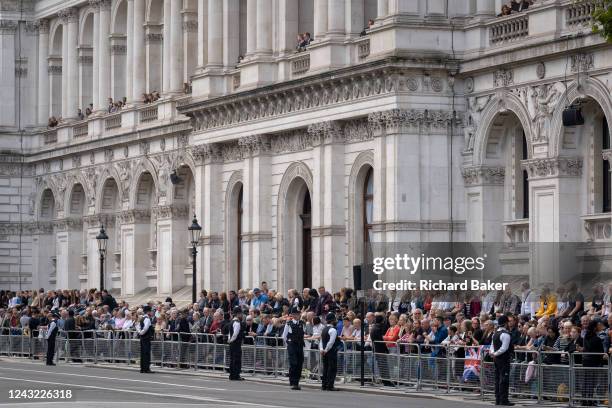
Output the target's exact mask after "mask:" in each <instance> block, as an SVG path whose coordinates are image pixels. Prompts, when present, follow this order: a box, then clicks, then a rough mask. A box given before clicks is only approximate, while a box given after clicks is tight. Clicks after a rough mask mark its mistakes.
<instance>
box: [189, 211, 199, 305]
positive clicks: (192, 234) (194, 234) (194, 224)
mask: <svg viewBox="0 0 612 408" xmlns="http://www.w3.org/2000/svg"><path fill="white" fill-rule="evenodd" d="M187 229H188V230H189V238H190V239H191V258H192V260H191V267H192V268H193V269H192V271H191V303H195V302H196V300H197V299H196V281H197V279H196V255H197V253H198V250H197V248H196V246H197V245H198V243H199V242H200V233H201V232H202V227H201V226H200V224H198V219H197V218H196V216H195V214H194V215H193V220H191V225H190V226H189V227H188V228H187Z"/></svg>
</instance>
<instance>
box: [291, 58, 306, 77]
mask: <svg viewBox="0 0 612 408" xmlns="http://www.w3.org/2000/svg"><path fill="white" fill-rule="evenodd" d="M308 70H310V54H307V53H305V54H298V55H297V56H295V57H293V58H291V74H292V75H296V76H297V75H303V74H305V73H306V72H308Z"/></svg>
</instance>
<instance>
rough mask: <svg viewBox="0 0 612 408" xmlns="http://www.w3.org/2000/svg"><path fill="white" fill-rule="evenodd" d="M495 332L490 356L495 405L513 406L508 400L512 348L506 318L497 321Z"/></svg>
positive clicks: (501, 317) (502, 317)
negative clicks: (493, 367)
mask: <svg viewBox="0 0 612 408" xmlns="http://www.w3.org/2000/svg"><path fill="white" fill-rule="evenodd" d="M497 325H498V328H497V331H496V332H495V334H494V335H493V344H492V345H491V356H492V357H493V361H494V362H495V405H506V406H512V405H514V404H513V403H512V402H510V401H509V400H508V388H509V387H510V360H511V359H512V354H513V352H514V348H513V345H512V341H511V340H512V337H511V336H510V333H509V332H508V318H507V317H506V316H504V315H502V316H500V317H499V318H498V319H497Z"/></svg>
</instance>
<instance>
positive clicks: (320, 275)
mask: <svg viewBox="0 0 612 408" xmlns="http://www.w3.org/2000/svg"><path fill="white" fill-rule="evenodd" d="M308 134H309V136H310V137H311V139H312V144H313V158H314V160H313V169H312V177H313V190H314V191H312V276H313V282H312V285H313V286H312V287H318V286H320V285H324V286H325V287H328V288H338V287H342V286H345V285H346V283H347V278H348V270H347V268H346V261H345V260H346V257H345V256H344V252H345V250H346V249H345V222H344V208H345V205H343V204H342V203H343V202H344V161H343V157H344V146H343V143H344V132H343V129H342V127H341V125H340V123H338V122H333V121H330V122H321V123H316V124H313V125H310V126H309V127H308Z"/></svg>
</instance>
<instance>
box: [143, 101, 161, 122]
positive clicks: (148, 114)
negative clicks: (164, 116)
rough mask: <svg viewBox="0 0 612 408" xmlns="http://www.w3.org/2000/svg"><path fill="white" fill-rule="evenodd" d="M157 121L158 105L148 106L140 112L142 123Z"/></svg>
mask: <svg viewBox="0 0 612 408" xmlns="http://www.w3.org/2000/svg"><path fill="white" fill-rule="evenodd" d="M154 120H157V105H154V106H148V107H146V108H143V109H141V110H140V123H146V122H152V121H154Z"/></svg>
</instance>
